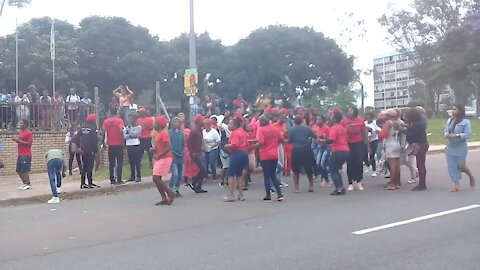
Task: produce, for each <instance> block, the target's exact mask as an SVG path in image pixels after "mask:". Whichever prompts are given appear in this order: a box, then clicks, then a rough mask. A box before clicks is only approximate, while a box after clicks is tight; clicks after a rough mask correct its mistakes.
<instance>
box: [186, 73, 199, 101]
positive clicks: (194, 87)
mask: <svg viewBox="0 0 480 270" xmlns="http://www.w3.org/2000/svg"><path fill="white" fill-rule="evenodd" d="M183 81H184V83H183V85H184V87H185V90H184V93H185V95H187V96H193V95H196V94H198V71H197V69H196V68H189V69H185V75H184V76H183Z"/></svg>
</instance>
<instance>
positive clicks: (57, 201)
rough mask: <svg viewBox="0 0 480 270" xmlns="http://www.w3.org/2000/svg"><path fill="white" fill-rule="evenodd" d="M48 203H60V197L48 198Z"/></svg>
mask: <svg viewBox="0 0 480 270" xmlns="http://www.w3.org/2000/svg"><path fill="white" fill-rule="evenodd" d="M47 203H48V204H54V203H60V198H58V197H52V198H51V199H50V200H48V202H47Z"/></svg>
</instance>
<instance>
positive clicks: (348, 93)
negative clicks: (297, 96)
mask: <svg viewBox="0 0 480 270" xmlns="http://www.w3.org/2000/svg"><path fill="white" fill-rule="evenodd" d="M355 95H356V94H355V91H353V90H351V89H350V88H347V87H341V88H339V89H338V90H336V91H323V92H320V93H319V94H316V95H313V96H310V97H308V98H305V99H304V104H305V105H308V104H311V105H312V106H313V107H315V108H316V109H317V112H319V113H320V114H321V115H327V113H328V112H329V111H330V109H331V108H333V107H338V108H340V109H341V110H342V111H343V112H346V111H347V109H348V108H350V107H354V106H355V104H356V102H357V99H356V97H355Z"/></svg>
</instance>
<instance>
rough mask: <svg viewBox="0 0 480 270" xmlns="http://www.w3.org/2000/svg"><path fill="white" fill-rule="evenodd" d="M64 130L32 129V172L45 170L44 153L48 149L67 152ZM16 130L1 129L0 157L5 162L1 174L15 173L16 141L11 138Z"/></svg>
mask: <svg viewBox="0 0 480 270" xmlns="http://www.w3.org/2000/svg"><path fill="white" fill-rule="evenodd" d="M65 134H66V132H64V131H34V132H33V145H32V173H39V172H46V171H47V169H46V165H45V153H46V152H47V151H48V150H50V149H55V148H57V149H62V150H64V151H65V153H66V154H67V153H68V144H67V143H65ZM17 136H18V132H14V131H12V132H9V131H2V132H1V133H0V140H1V141H2V142H3V150H2V151H1V152H0V159H1V160H3V161H4V162H5V168H4V169H2V171H1V173H2V174H3V175H9V174H16V172H15V169H16V164H17V156H18V155H17V154H18V151H17V143H16V142H14V141H13V140H12V138H16V137H17Z"/></svg>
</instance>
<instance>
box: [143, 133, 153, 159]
mask: <svg viewBox="0 0 480 270" xmlns="http://www.w3.org/2000/svg"><path fill="white" fill-rule="evenodd" d="M140 146H141V148H142V149H141V155H140V161H141V160H142V159H143V154H144V153H145V151H147V155H148V161H149V162H150V165H152V164H153V163H152V158H153V154H152V153H151V152H150V148H152V138H140Z"/></svg>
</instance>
